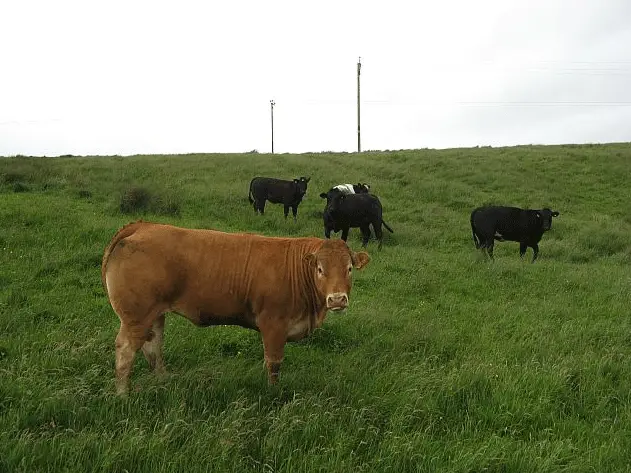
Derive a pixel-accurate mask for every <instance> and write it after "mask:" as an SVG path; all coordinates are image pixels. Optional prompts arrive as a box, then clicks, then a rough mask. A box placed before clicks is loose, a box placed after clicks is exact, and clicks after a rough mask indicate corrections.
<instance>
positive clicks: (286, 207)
mask: <svg viewBox="0 0 631 473" xmlns="http://www.w3.org/2000/svg"><path fill="white" fill-rule="evenodd" d="M284 212H285V218H287V215H289V205H287V204H285V209H284Z"/></svg>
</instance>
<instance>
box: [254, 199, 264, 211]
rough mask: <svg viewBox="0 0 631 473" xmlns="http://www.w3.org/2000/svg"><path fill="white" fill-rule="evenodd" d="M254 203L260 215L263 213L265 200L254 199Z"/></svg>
mask: <svg viewBox="0 0 631 473" xmlns="http://www.w3.org/2000/svg"><path fill="white" fill-rule="evenodd" d="M254 205H256V207H257V209H258V211H259V212H260V213H261V215H264V214H265V200H258V201H256V203H255V204H254Z"/></svg>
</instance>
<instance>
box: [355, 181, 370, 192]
mask: <svg viewBox="0 0 631 473" xmlns="http://www.w3.org/2000/svg"><path fill="white" fill-rule="evenodd" d="M353 188H354V190H355V193H356V194H368V193H369V192H370V186H369V185H368V184H366V183H363V184H362V183H361V182H358V183H357V184H355V185H353Z"/></svg>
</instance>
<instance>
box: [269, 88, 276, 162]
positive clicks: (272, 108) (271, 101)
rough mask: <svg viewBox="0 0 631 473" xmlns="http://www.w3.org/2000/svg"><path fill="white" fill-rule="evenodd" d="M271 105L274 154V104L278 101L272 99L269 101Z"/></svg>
mask: <svg viewBox="0 0 631 473" xmlns="http://www.w3.org/2000/svg"><path fill="white" fill-rule="evenodd" d="M269 105H270V111H271V113H272V154H274V105H276V102H274V100H273V99H272V100H270V101H269Z"/></svg>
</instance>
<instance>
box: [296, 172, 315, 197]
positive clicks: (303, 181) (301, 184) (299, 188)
mask: <svg viewBox="0 0 631 473" xmlns="http://www.w3.org/2000/svg"><path fill="white" fill-rule="evenodd" d="M310 180H311V178H310V177H305V176H302V177H300V178H298V179H294V184H296V194H298V195H299V196H300V197H301V198H302V197H303V196H304V195H305V194H306V193H307V184H308V183H309V181H310Z"/></svg>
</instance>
